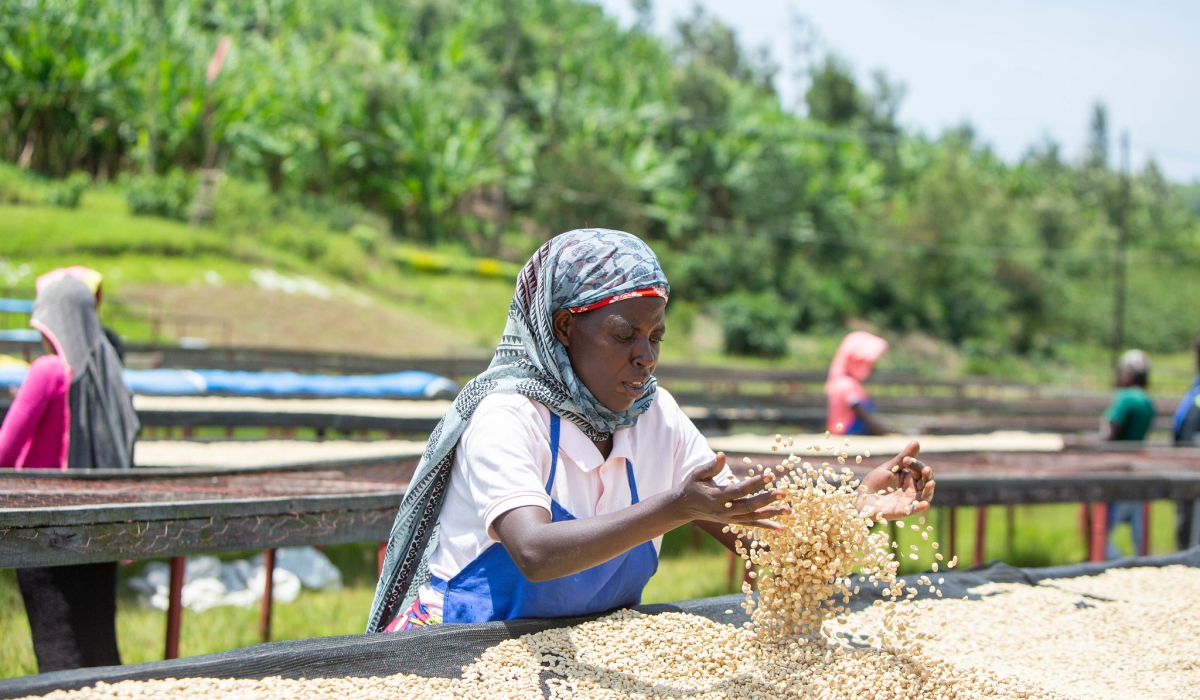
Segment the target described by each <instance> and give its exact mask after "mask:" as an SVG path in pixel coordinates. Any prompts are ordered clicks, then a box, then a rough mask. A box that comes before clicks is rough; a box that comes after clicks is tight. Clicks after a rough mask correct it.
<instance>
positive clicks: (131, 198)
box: [125, 170, 196, 221]
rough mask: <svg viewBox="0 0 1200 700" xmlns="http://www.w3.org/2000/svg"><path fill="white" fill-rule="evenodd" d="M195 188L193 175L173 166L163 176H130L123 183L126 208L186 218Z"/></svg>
mask: <svg viewBox="0 0 1200 700" xmlns="http://www.w3.org/2000/svg"><path fill="white" fill-rule="evenodd" d="M195 190H196V182H195V177H193V176H192V175H191V174H189V173H185V172H183V171H182V170H172V171H171V172H169V173H167V174H166V175H162V176H159V175H144V176H138V177H131V178H129V179H128V180H127V181H126V183H125V201H126V202H128V203H129V211H130V212H132V213H133V214H136V215H139V216H161V217H163V218H166V219H176V220H178V221H187V219H188V214H189V212H190V208H191V204H192V196H193V194H194V193H195Z"/></svg>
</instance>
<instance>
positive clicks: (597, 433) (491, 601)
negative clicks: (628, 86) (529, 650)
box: [367, 229, 934, 632]
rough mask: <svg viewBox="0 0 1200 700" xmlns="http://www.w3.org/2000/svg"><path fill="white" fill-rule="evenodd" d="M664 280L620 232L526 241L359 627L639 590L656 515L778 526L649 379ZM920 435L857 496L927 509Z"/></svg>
mask: <svg viewBox="0 0 1200 700" xmlns="http://www.w3.org/2000/svg"><path fill="white" fill-rule="evenodd" d="M669 292H670V287H669V285H668V284H667V279H666V276H665V275H664V274H663V271H662V269H661V268H660V267H659V264H658V259H657V258H656V257H655V255H654V252H653V251H652V250H650V248H649V247H648V246H647V245H646V244H645V243H643V242H642V241H641V240H639V239H638V238H637V237H635V236H632V235H630V234H628V233H624V232H621V231H611V230H607V229H584V230H577V231H569V232H567V233H564V234H562V235H560V236H556V237H555V238H553V239H552V240H550V241H548V242H547V243H546V244H544V245H543V246H542V247H541V248H539V249H538V251H537V252H536V253H534V255H533V257H532V258H530V260H529V262H528V263H526V264H525V267H524V268H523V269H522V270H521V274H520V275H519V276H518V278H517V285H516V290H515V293H514V295H513V300H512V303H511V304H510V306H509V312H508V323H507V325H506V326H505V329H504V333H503V335H502V336H501V338H500V344H499V346H498V347H497V348H496V354H495V356H494V357H493V359H492V363H491V365H490V366H489V367H488V368H487V370H486V371H484V372H483V373H481V374H480V375H479V376H477V377H475V378H474V379H473V380H471V382H469V383H468V384H467V385H466V386H465V387H463V390H462V392H460V393H459V395H458V397H457V398H456V399H455V401H454V406H453V407H452V408H451V409H450V410H449V411H447V413H446V416H445V417H444V418H443V419H442V421H441V422H440V423H439V424H438V426H437V427H436V428H435V429H434V431H433V434H432V435H431V436H430V438H429V442H428V445H427V446H426V450H425V455H424V456H423V457H422V459H421V462H420V464H419V465H418V466H417V470H416V473H415V474H414V475H413V478H412V481H411V483H410V486H409V489H408V492H407V494H406V495H405V497H404V500H403V502H402V503H401V505H400V511H399V513H398V514H397V516H396V521H395V523H394V525H393V527H392V533H391V537H390V538H389V542H388V547H387V552H386V556H385V557H384V562H383V567H382V573H381V575H380V578H379V583H378V586H377V587H376V592H375V601H374V604H373V605H372V608H371V613H370V617H369V619H368V623H367V631H368V632H399V631H403V630H410V629H413V628H416V627H421V626H425V625H430V624H438V623H471V622H486V621H493V620H511V619H517V618H530V617H534V618H546V617H573V616H579V615H587V614H591V613H595V612H600V611H604V610H610V609H613V608H616V607H621V606H627V605H635V604H637V603H638V602H639V601H640V600H641V596H642V589H643V588H644V587H645V585H646V583H647V581H649V579H650V577H651V576H652V575H653V574H654V572H655V571H656V570H657V568H658V547H659V545H660V544H661V542H662V535H663V534H664V533H666V532H668V531H669V530H672V529H674V528H676V527H679V526H681V525H684V524H687V523H689V522H696V523H697V524H698V525H699V527H701V528H703V529H704V530H705V531H707V532H708V533H709V534H711V535H713V537H715V538H717V539H718V540H719V541H721V542H722V544H724V545H725V546H727V547H729V548H731V549H733V548H734V547H735V543H734V542H735V536H734V535H733V534H730V533H729V532H728V528H726V527H725V525H726V524H728V523H734V522H737V523H744V524H748V525H753V526H755V527H763V528H773V529H779V528H780V527H781V526H780V525H779V524H778V523H775V522H774V521H772V518H773V517H774V516H776V515H778V514H780V513H784V512H788V506H786V505H782V504H778V503H776V502H777V501H779V500H780V499H782V498H783V492H782V491H778V490H773V489H771V488H769V482H770V481H771V479H772V477H771V476H769V475H766V474H763V475H758V476H751V477H749V478H747V479H744V480H742V481H741V482H738V483H733V482H732V475H731V473H730V471H729V470H728V469H727V468H726V467H725V456H724V455H723V454H720V453H713V451H712V450H711V449H709V447H708V444H707V442H706V441H705V440H704V437H703V436H702V435H700V433H699V431H698V430H696V427H695V426H694V425H692V423H691V421H689V420H688V418H687V416H686V415H684V413H683V411H682V410H681V409H680V407H679V405H678V404H677V403H675V400H674V399H673V398H671V395H670V393H668V392H667V391H665V390H663V389H661V388H659V387H658V386H657V384H656V382H655V379H654V369H655V367H656V366H657V364H658V351H659V343H660V342H661V341H662V337H663V333H664V332H665V330H666V316H665V311H666V305H667V298H668V295H669ZM918 449H919V446H918V445H917V443H915V442H914V443H911V444H910V445H909V446H908V448H907V449H906V450H905V452H903V453H901V455H899V456H897V457H896V458H895V459H893V460H891V461H890V462H888V463H886V464H885V465H883V466H881V467H880V468H878V469H876V470H875V471H874V472H872V474H871V475H868V476H867V477H866V478H865V479H864V480H863V486H864V494H863V502H864V507H868V508H872V509H874V510H877V511H878V512H880V513H883V514H887V516H888V517H892V516H893V514H895V513H903V514H908V513H914V512H920V511H922V510H925V509H927V508H928V507H929V499H930V498H931V497H932V495H933V487H934V483H933V479H932V476H933V474H932V470H931V469H930V468H929V467H926V466H925V465H923V464H921V463H920V462H919V461H917V460H916V459H915V457H916V454H917V450H918ZM901 466H902V467H903V468H900V467H901ZM892 468H895V471H892Z"/></svg>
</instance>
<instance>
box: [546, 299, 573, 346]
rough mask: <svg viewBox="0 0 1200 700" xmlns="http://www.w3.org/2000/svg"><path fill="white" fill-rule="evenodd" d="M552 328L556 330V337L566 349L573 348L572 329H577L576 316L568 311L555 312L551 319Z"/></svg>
mask: <svg viewBox="0 0 1200 700" xmlns="http://www.w3.org/2000/svg"><path fill="white" fill-rule="evenodd" d="M550 327H551V328H553V329H554V337H555V338H558V342H560V343H562V344H563V347H564V348H569V347H571V340H570V338H571V329H572V328H574V327H575V315H574V314H572V313H571V312H570V311H567V310H566V309H559V310H558V311H555V312H554V314H553V315H552V316H551V317H550Z"/></svg>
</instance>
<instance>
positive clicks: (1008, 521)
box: [1004, 504, 1017, 561]
mask: <svg viewBox="0 0 1200 700" xmlns="http://www.w3.org/2000/svg"><path fill="white" fill-rule="evenodd" d="M1016 539H1017V507H1016V506H1014V505H1012V504H1009V505H1007V506H1005V507H1004V551H1005V552H1006V553H1007V555H1008V559H1009V561H1014V560H1015V557H1014V556H1013V550H1014V549H1015V548H1016Z"/></svg>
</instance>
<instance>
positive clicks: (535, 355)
mask: <svg viewBox="0 0 1200 700" xmlns="http://www.w3.org/2000/svg"><path fill="white" fill-rule="evenodd" d="M669 290H670V287H669V286H668V285H667V278H666V276H665V275H664V274H663V271H662V268H660V267H659V265H658V258H656V257H655V255H654V252H653V251H651V250H650V248H649V247H647V246H646V244H645V243H643V242H642V241H641V240H639V239H638V238H636V237H634V236H632V235H630V234H628V233H624V232H621V231H611V230H608V229H580V230H576V231H569V232H567V233H564V234H562V235H560V236H556V237H555V238H553V239H551V240H550V241H548V242H547V243H546V244H545V245H543V246H542V247H541V248H539V249H538V250H537V252H536V253H534V254H533V257H532V258H530V259H529V262H527V263H525V267H524V268H523V269H522V270H521V274H520V275H519V276H518V278H517V288H516V293H515V294H514V295H513V300H512V304H510V305H509V308H508V323H507V324H506V325H505V327H504V334H503V335H502V336H501V338H500V344H499V346H498V347H497V348H496V354H495V356H494V357H493V358H492V363H491V364H490V365H489V366H488V368H487V370H485V371H484V372H483V373H482V374H480V375H479V376H477V377H475V378H474V379H472V380H471V381H470V382H468V383H467V385H466V386H465V387H463V390H462V391H461V392H460V393H459V395H458V398H456V399H455V400H454V405H453V406H452V407H451V408H450V410H449V411H448V412H447V413H446V415H445V416H444V417H443V418H442V420H441V422H439V423H438V425H437V427H436V428H434V430H433V434H432V435H430V436H429V443H428V444H427V445H426V447H425V454H424V456H422V457H421V462H420V464H418V465H417V470H416V473H415V474H413V478H412V481H411V482H410V484H409V487H408V493H406V494H405V496H404V501H403V502H402V503H401V504H400V512H399V513H397V515H396V522H395V524H394V525H393V526H392V534H391V537H390V538H389V540H388V546H387V553H386V555H385V557H384V561H383V572H382V574H381V575H380V577H379V584H378V586H377V587H376V589H375V602H374V603H373V604H372V606H371V616H370V618H369V619H368V621H367V632H378V631H380V630H382V629H383V628H384V627H385V626H387V624H388V622H390V621H391V620H392V618H393V617H395V616H396V614H397V613H398V612H399V611H401V610H404V609H405V608H407V607H408V606H409V605H411V604H412V601H413V600H414V599H415V598H416V595H417V590H418V589H419V588H420V587H421V586H422V585H424V584H425V583H426V582H428V581H429V566H428V562H429V554H430V553H431V552H432V551H433V550H434V549H435V548H436V547H437V538H438V528H437V521H438V515H439V514H440V513H441V509H442V501H443V500H444V498H445V495H446V486H447V485H448V484H449V481H450V471H451V468H452V467H453V466H454V453H455V449H456V448H457V446H458V439H459V437H461V436H462V434H463V431H464V430H465V429H466V427H467V422H468V421H469V420H470V419H471V415H472V414H473V413H474V412H475V408H476V407H477V406H479V402H480V401H482V400H483V399H484V398H485V397H486V396H488V395H489V394H494V393H510V394H522V395H524V396H528V397H529V398H531V399H534V400H535V401H539V402H541V403H542V404H545V405H546V407H547V408H549V409H550V410H551V411H553V412H554V413H556V414H558V415H559V416H561V417H562V418H564V419H566V420H569V421H571V422H572V423H574V424H575V425H577V426H579V429H580V430H582V431H583V432H584V434H586V435H587V436H588V437H590V438H592V439H593V440H604V439H607V438H608V437H609V436H611V435H612V434H613V433H614V432H615V431H617V430H620V429H622V428H628V427H631V426H633V425H634V424H635V423H637V419H638V416H640V415H641V414H642V413H645V411H646V409H648V408H649V407H650V404H651V402H653V401H654V394H655V391H656V390H657V385H656V384H655V381H654V379H653V377H652V378H651V379H650V380H649V381H647V382H646V390H645V392H644V393H643V394H642V396H641V398H639V399H638V400H637V401H636V402H634V404H633V406H631V407H630V408H629V409H628V410H626V411H621V412H616V411H611V410H609V409H608V408H607V407H605V406H604V405H603V404H601V403H600V402H599V401H598V400H596V397H595V396H593V395H592V392H591V391H589V390H588V388H587V387H586V386H584V384H583V382H582V381H580V380H579V377H578V376H576V374H575V372H574V370H572V369H571V361H570V360H569V359H568V358H567V350H566V348H564V347H563V345H562V344H561V343H559V342H558V339H557V338H555V337H554V331H553V328H552V327H551V317H552V316H553V314H554V312H555V311H557V310H558V309H563V308H565V309H568V310H570V311H571V312H573V313H579V312H582V311H586V310H590V309H593V308H597V307H599V306H603V305H605V304H608V303H612V302H613V301H619V300H621V299H628V298H631V297H637V296H659V297H663V298H664V299H665V298H666V297H667V295H668V293H669Z"/></svg>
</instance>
